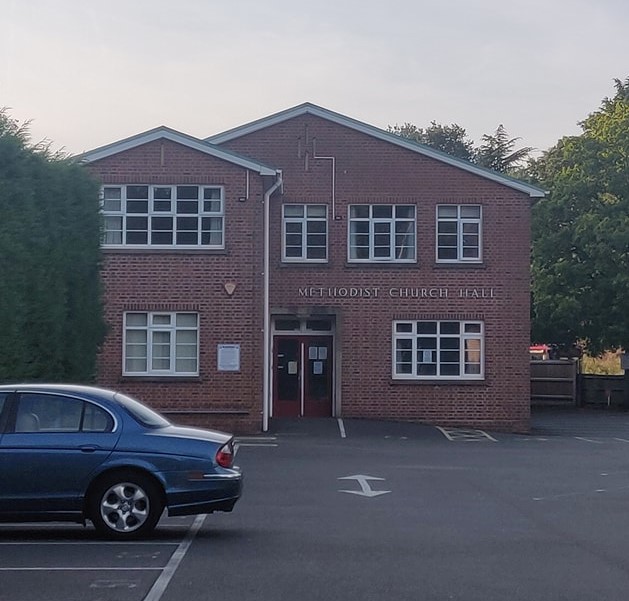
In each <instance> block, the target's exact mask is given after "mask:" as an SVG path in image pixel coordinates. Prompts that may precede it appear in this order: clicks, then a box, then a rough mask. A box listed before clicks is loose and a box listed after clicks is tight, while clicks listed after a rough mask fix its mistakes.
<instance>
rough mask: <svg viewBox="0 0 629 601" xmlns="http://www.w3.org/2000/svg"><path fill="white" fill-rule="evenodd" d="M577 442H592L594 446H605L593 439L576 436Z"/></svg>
mask: <svg viewBox="0 0 629 601" xmlns="http://www.w3.org/2000/svg"><path fill="white" fill-rule="evenodd" d="M575 438H576V439H577V440H582V441H584V442H591V443H593V444H603V443H602V442H601V441H600V440H592V439H591V438H585V437H583V436H575Z"/></svg>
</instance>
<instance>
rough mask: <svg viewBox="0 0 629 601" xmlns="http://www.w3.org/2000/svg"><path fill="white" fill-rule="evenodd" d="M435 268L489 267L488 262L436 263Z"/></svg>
mask: <svg viewBox="0 0 629 601" xmlns="http://www.w3.org/2000/svg"><path fill="white" fill-rule="evenodd" d="M432 268H433V269H487V264H486V263H464V262H463V261H461V262H459V263H455V262H452V263H435V264H434V265H433V266H432Z"/></svg>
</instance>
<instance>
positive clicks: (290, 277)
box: [225, 115, 530, 431]
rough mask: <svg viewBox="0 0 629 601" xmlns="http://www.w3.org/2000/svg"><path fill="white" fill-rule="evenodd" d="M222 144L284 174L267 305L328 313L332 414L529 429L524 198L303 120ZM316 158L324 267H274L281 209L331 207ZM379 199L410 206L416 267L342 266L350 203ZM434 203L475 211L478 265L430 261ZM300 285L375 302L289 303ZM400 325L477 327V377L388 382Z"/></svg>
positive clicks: (296, 299)
mask: <svg viewBox="0 0 629 601" xmlns="http://www.w3.org/2000/svg"><path fill="white" fill-rule="evenodd" d="M313 139H314V140H315V141H314V142H313ZM225 146H226V147H228V148H230V149H233V150H236V151H238V152H240V153H243V154H246V155H248V156H251V157H253V158H256V159H258V160H261V161H264V162H266V163H270V164H274V165H277V166H279V167H281V168H282V170H283V174H284V189H283V191H284V194H283V197H281V198H280V197H278V196H275V197H274V202H273V204H272V219H271V221H272V224H273V225H272V227H273V234H272V251H271V257H272V259H271V260H272V274H271V291H272V292H271V306H272V308H275V309H282V310H291V311H295V312H296V311H298V310H299V309H302V310H303V309H304V308H305V307H312V306H313V305H316V306H317V312H319V313H321V312H329V313H333V314H336V315H337V337H336V341H335V343H336V345H337V356H336V359H337V361H340V363H341V365H342V373H341V384H340V390H338V391H337V392H339V393H340V409H341V415H342V416H345V417H373V418H386V419H399V420H407V419H412V420H420V421H425V422H430V423H435V424H442V425H473V426H479V427H485V428H495V429H509V430H517V431H525V430H527V428H528V418H529V406H530V396H529V395H530V391H529V386H530V380H529V356H528V346H529V227H530V222H529V211H530V199H529V198H528V196H527V195H525V194H523V193H520V192H517V191H515V190H513V189H512V188H508V187H506V186H503V185H500V184H497V183H494V182H492V181H490V180H488V179H486V178H481V177H479V176H476V175H473V174H471V173H468V172H466V171H463V170H461V169H458V168H456V167H453V166H450V165H447V164H444V163H442V162H439V161H436V160H433V159H430V158H427V157H425V156H422V155H419V154H416V153H414V152H412V151H409V150H406V149H403V148H400V147H398V146H395V145H393V144H389V143H387V142H384V141H380V140H377V139H375V138H373V137H372V136H368V135H365V134H363V133H360V132H356V131H354V130H351V129H348V128H345V127H342V126H340V125H337V124H334V123H331V122H328V121H326V120H322V119H320V118H318V117H315V116H312V115H306V116H303V117H299V118H295V119H292V120H290V121H286V122H283V123H281V124H278V125H275V126H272V127H269V128H267V129H265V130H261V131H259V132H255V133H253V134H249V135H247V136H243V137H242V138H240V139H237V140H234V141H231V142H229V143H226V144H225ZM306 151H308V152H309V157H308V159H306ZM315 153H316V155H317V156H326V157H328V156H334V157H335V160H336V186H335V198H336V219H331V220H330V221H329V262H328V263H327V264H325V265H307V266H303V265H295V264H292V265H286V264H282V263H281V247H280V244H281V203H282V202H310V203H313V202H317V203H327V204H329V205H331V197H332V186H331V182H332V172H331V161H329V160H317V159H315V158H314V155H315ZM380 202H382V203H403V204H408V203H412V204H415V205H416V206H417V256H418V262H417V264H412V265H392V266H387V265H383V266H379V265H364V264H360V265H357V264H348V263H347V230H348V224H347V216H348V209H347V207H348V205H349V204H354V203H380ZM439 203H455V204H465V203H470V204H481V205H482V207H483V259H484V260H483V263H482V265H480V266H467V267H462V266H457V265H455V266H443V265H436V264H435V210H436V209H435V207H436V205H437V204H439ZM330 214H331V213H330ZM310 286H314V287H325V288H327V287H334V286H336V287H356V288H361V287H378V288H379V290H380V294H381V297H380V298H379V299H377V300H376V299H373V298H371V299H365V298H362V299H361V298H354V299H348V298H329V297H325V298H315V299H307V298H304V297H303V296H300V295H299V289H300V288H302V287H310ZM391 287H396V288H399V287H404V288H406V287H409V288H415V287H420V288H448V289H449V293H450V294H451V296H450V298H448V299H441V300H440V299H405V300H402V299H394V298H390V297H389V296H388V292H387V291H388V289H389V288H391ZM461 288H476V289H481V288H483V289H486V290H488V289H493V291H494V296H495V298H493V299H471V298H468V299H462V298H458V297H457V296H455V295H456V294H457V291H458V290H459V289H461ZM400 317H402V318H411V319H413V318H445V319H460V318H471V319H481V320H483V321H484V324H485V380H484V381H483V382H473V383H465V384H447V385H446V384H439V383H435V382H421V383H419V382H413V383H407V382H400V381H396V380H393V379H392V377H391V369H392V367H391V366H392V357H391V354H392V340H391V336H392V335H391V325H392V321H393V320H394V319H396V318H400ZM337 400H339V399H337Z"/></svg>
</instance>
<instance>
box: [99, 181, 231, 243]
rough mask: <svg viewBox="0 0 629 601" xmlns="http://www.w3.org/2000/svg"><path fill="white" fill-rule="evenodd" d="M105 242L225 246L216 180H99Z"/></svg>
mask: <svg viewBox="0 0 629 601" xmlns="http://www.w3.org/2000/svg"><path fill="white" fill-rule="evenodd" d="M101 203H102V208H103V216H104V237H103V244H104V246H109V247H115V246H151V247H171V248H173V247H174V248H180V247H188V248H190V247H207V248H223V246H224V228H225V220H224V192H223V188H222V187H220V186H189V185H185V186H149V185H142V186H104V187H103V190H102V200H101Z"/></svg>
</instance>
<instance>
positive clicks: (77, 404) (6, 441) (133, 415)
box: [0, 384, 242, 539]
mask: <svg viewBox="0 0 629 601" xmlns="http://www.w3.org/2000/svg"><path fill="white" fill-rule="evenodd" d="M233 462H234V440H233V437H232V436H231V435H230V434H224V433H222V432H215V431H210V430H200V429H195V428H184V427H178V426H175V425H172V424H171V423H170V422H169V421H168V420H166V419H165V418H164V417H162V416H161V415H159V414H158V413H155V412H154V411H152V410H151V409H149V408H148V407H147V406H146V405H143V404H142V403H140V402H139V401H137V400H135V399H132V398H131V397H129V396H126V395H124V394H121V393H119V392H114V391H111V390H102V389H99V388H92V387H88V386H66V385H52V384H51V385H45V384H33V385H26V384H21V385H3V386H0V521H2V522H35V521H38V522H39V521H76V522H80V523H84V524H85V521H86V520H90V521H91V522H92V523H93V524H94V527H95V528H96V530H97V531H98V532H99V533H100V534H102V535H104V536H105V537H107V538H114V539H131V538H137V537H140V536H144V535H146V534H147V533H148V532H150V531H151V530H152V529H153V528H155V526H156V525H157V522H158V521H159V519H160V516H161V515H162V513H163V511H164V508H167V510H168V515H170V516H181V515H192V514H199V513H211V512H213V511H231V510H232V509H233V507H234V504H235V503H236V501H238V499H239V497H240V494H241V490H242V476H241V473H240V470H239V468H237V467H234V465H233Z"/></svg>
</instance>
